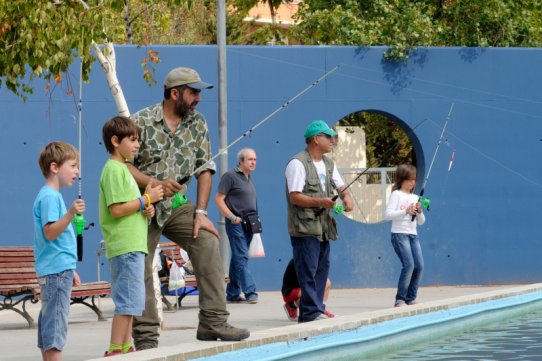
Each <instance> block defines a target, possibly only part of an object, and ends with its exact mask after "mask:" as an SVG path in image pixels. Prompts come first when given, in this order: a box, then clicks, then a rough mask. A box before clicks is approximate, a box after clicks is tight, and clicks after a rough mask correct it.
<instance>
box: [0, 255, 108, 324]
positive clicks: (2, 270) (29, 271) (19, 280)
mask: <svg viewBox="0 0 542 361" xmlns="http://www.w3.org/2000/svg"><path fill="white" fill-rule="evenodd" d="M110 293H111V285H110V284H109V282H89V283H82V284H81V285H79V286H77V287H73V289H72V293H71V303H70V304H71V305H73V304H83V305H85V306H87V307H89V308H90V309H91V310H93V311H94V312H95V313H96V315H98V320H99V321H105V317H104V316H103V314H102V311H101V310H100V308H99V307H98V306H97V305H96V302H95V300H96V297H104V296H106V295H108V294H110ZM0 296H1V297H2V298H3V299H2V300H1V303H0V311H3V310H12V311H14V312H17V313H18V314H20V315H21V316H23V317H24V318H25V319H26V321H27V322H28V327H30V328H32V327H34V319H33V318H32V316H30V314H29V313H28V311H27V309H26V303H27V302H31V303H37V302H38V301H39V300H40V288H39V285H38V277H37V275H36V271H35V269H34V248H33V247H31V246H19V247H18V246H4V247H0ZM89 298H90V303H89V302H88V301H87V300H88V299H89ZM19 305H20V306H21V307H18V306H19Z"/></svg>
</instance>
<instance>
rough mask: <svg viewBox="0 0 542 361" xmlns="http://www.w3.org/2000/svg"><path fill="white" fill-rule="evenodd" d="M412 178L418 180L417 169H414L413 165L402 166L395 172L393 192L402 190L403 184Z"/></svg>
mask: <svg viewBox="0 0 542 361" xmlns="http://www.w3.org/2000/svg"><path fill="white" fill-rule="evenodd" d="M412 178H416V167H414V166H413V165H412V164H401V165H400V166H398V167H397V170H396V171H395V182H394V183H393V187H392V188H391V190H392V191H396V190H398V189H401V184H403V182H404V181H405V180H409V179H412ZM413 191H414V189H412V190H411V191H410V192H411V193H412V192H413Z"/></svg>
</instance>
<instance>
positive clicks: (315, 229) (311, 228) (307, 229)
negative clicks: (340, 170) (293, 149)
mask: <svg viewBox="0 0 542 361" xmlns="http://www.w3.org/2000/svg"><path fill="white" fill-rule="evenodd" d="M293 159H297V160H299V161H300V162H301V163H302V164H303V166H304V167H305V174H306V178H305V185H304V187H303V191H302V193H303V194H304V195H306V196H309V197H315V198H325V197H333V183H332V176H333V161H332V160H331V159H330V158H328V157H326V156H323V160H324V164H325V166H326V191H325V192H324V190H323V189H322V185H321V183H320V179H319V178H318V173H317V172H316V167H315V166H314V163H313V162H312V159H311V157H310V154H309V152H308V151H307V150H303V151H301V152H299V153H298V154H297V155H295V156H294V158H293ZM286 202H287V203H288V233H290V236H292V237H306V236H314V237H317V238H318V239H320V240H321V241H324V240H326V241H329V240H335V239H337V238H338V237H339V235H338V233H337V224H336V222H335V219H334V218H333V216H332V214H331V210H330V209H325V210H324V211H323V212H322V213H321V214H320V215H319V216H318V217H316V216H315V214H316V212H318V210H319V209H320V208H304V207H300V206H296V205H293V204H292V203H290V195H289V193H288V185H287V184H286Z"/></svg>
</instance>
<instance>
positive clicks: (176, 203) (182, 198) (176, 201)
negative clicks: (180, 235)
mask: <svg viewBox="0 0 542 361" xmlns="http://www.w3.org/2000/svg"><path fill="white" fill-rule="evenodd" d="M340 66H341V65H340V64H339V65H337V66H335V67H334V68H333V69H331V70H330V71H328V72H327V73H325V74H324V75H322V76H321V77H320V78H319V79H317V80H315V81H314V82H312V83H311V84H310V85H309V86H307V87H306V88H305V89H303V90H302V91H300V92H299V93H297V94H296V95H295V96H293V97H292V98H290V99H289V100H287V101H286V102H285V103H284V104H282V105H281V106H280V107H278V108H277V109H275V110H274V111H273V112H271V113H270V114H269V115H268V116H266V117H265V118H263V119H262V120H260V121H259V122H258V123H256V124H255V125H254V126H253V127H252V128H250V129H248V130H247V131H245V132H244V133H243V134H242V135H241V136H239V138H237V139H235V140H234V141H233V142H231V143H230V144H229V145H228V146H226V147H225V148H222V149H221V150H219V151H218V153H217V154H215V155H214V156H212V157H211V158H210V159H209V160H208V161H206V162H205V163H203V164H202V165H201V166H200V167H198V168H197V169H196V170H195V171H193V172H192V173H191V174H190V175H188V176H186V177H184V178H181V179H179V180H178V182H179V183H180V184H181V185H183V184H185V183H186V182H188V180H189V179H190V178H192V176H194V175H195V174H197V173H198V172H200V171H201V170H203V169H204V168H205V167H207V165H208V164H209V163H211V162H212V161H214V160H215V159H216V158H217V157H219V156H220V155H221V154H223V153H224V152H226V151H227V150H228V149H230V148H231V147H233V146H234V145H235V144H237V143H239V142H240V141H241V140H242V139H243V138H244V137H246V136H249V135H251V134H252V132H253V131H254V130H256V128H258V127H259V126H260V125H262V124H263V123H265V122H267V121H268V120H269V119H271V118H272V117H274V116H275V115H276V114H277V113H279V112H280V111H282V110H284V109H285V108H287V107H288V106H289V105H290V104H292V103H293V102H294V101H296V100H297V99H298V98H299V97H301V96H303V95H304V94H305V93H306V92H308V91H309V90H311V89H312V88H314V87H315V86H316V85H318V83H320V82H321V81H322V80H324V79H325V78H327V77H328V76H329V75H331V74H332V73H334V72H335V71H336V70H337V69H339V67H340ZM187 202H188V199H187V198H186V195H185V194H179V193H175V196H174V198H173V202H172V203H171V206H172V208H178V207H180V206H181V205H183V204H186V203H187Z"/></svg>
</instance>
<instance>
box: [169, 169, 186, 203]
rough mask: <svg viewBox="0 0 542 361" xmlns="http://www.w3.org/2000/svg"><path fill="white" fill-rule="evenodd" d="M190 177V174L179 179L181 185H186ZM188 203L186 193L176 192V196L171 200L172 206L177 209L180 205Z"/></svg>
mask: <svg viewBox="0 0 542 361" xmlns="http://www.w3.org/2000/svg"><path fill="white" fill-rule="evenodd" d="M189 179H190V176H186V177H184V178H181V179H178V180H177V182H179V184H180V185H184V184H185V183H186V182H188V180H189ZM186 203H188V198H186V194H184V193H181V194H179V193H175V196H173V201H171V208H173V209H176V208H179V207H180V206H183V205H185V204H186Z"/></svg>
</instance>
